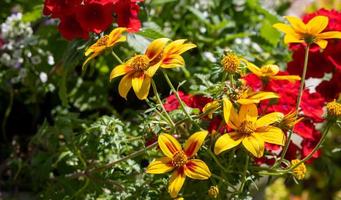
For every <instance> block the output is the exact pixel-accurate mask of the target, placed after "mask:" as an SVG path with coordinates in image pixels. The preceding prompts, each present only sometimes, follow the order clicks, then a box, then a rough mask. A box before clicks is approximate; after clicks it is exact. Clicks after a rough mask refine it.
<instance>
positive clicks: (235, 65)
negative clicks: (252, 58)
mask: <svg viewBox="0 0 341 200" xmlns="http://www.w3.org/2000/svg"><path fill="white" fill-rule="evenodd" d="M220 63H221V65H222V66H223V69H224V70H225V71H226V72H228V73H238V72H239V70H240V69H239V67H240V64H241V60H240V58H239V57H238V56H237V55H235V54H234V53H228V54H227V55H225V56H224V57H223V58H222V59H221V61H220Z"/></svg>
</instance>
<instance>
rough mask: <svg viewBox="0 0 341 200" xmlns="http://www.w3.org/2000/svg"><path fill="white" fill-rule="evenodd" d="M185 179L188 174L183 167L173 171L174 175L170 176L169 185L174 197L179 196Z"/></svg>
mask: <svg viewBox="0 0 341 200" xmlns="http://www.w3.org/2000/svg"><path fill="white" fill-rule="evenodd" d="M185 180H186V176H185V173H184V171H183V168H179V169H178V170H175V171H174V172H173V174H172V176H171V177H170V180H169V185H168V193H169V194H170V196H171V197H172V198H175V197H177V196H178V193H179V191H180V190H181V188H182V186H183V184H184V182H185Z"/></svg>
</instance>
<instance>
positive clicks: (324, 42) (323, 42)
mask: <svg viewBox="0 0 341 200" xmlns="http://www.w3.org/2000/svg"><path fill="white" fill-rule="evenodd" d="M314 43H315V44H317V45H319V47H320V48H321V49H325V48H326V47H327V45H328V41H327V40H316V41H314Z"/></svg>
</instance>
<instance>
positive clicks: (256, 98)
mask: <svg viewBox="0 0 341 200" xmlns="http://www.w3.org/2000/svg"><path fill="white" fill-rule="evenodd" d="M237 98H238V99H237V103H239V104H253V103H259V102H260V101H262V100H266V99H275V98H279V96H278V95H277V94H276V93H274V92H263V91H258V92H254V91H252V89H251V88H250V87H248V86H244V87H243V89H242V90H241V91H240V92H239V94H238V96H237Z"/></svg>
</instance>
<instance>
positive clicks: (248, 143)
mask: <svg viewBox="0 0 341 200" xmlns="http://www.w3.org/2000/svg"><path fill="white" fill-rule="evenodd" d="M242 143H243V146H244V147H245V149H246V150H248V151H249V152H250V153H251V154H252V155H253V156H255V157H257V158H260V157H262V156H263V154H264V140H263V138H262V137H260V136H258V135H257V134H251V135H250V136H248V137H245V138H244V139H243V141H242Z"/></svg>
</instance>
